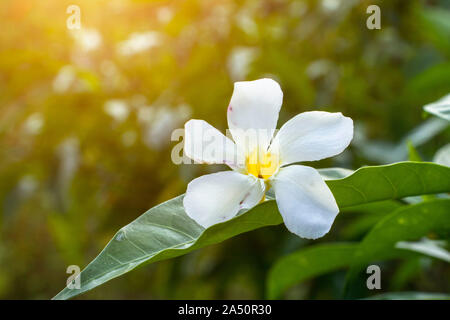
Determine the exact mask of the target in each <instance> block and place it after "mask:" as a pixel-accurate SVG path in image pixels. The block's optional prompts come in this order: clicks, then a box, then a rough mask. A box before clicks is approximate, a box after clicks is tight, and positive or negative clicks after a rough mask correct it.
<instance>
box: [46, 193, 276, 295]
mask: <svg viewBox="0 0 450 320" xmlns="http://www.w3.org/2000/svg"><path fill="white" fill-rule="evenodd" d="M281 222H282V219H281V216H280V215H279V213H278V210H277V207H276V203H275V201H267V202H264V203H262V204H260V205H258V206H256V207H254V208H253V209H251V210H249V211H247V212H246V213H245V214H241V215H239V216H237V217H235V218H233V219H231V220H229V221H227V222H223V223H219V224H216V225H214V226H212V227H210V228H208V229H206V230H205V229H204V228H203V227H201V226H199V225H198V224H197V223H196V222H195V221H193V220H192V219H190V218H189V217H188V216H187V215H186V213H185V212H184V209H183V196H178V197H176V198H174V199H171V200H169V201H166V202H164V203H162V204H160V205H158V206H156V207H154V208H152V209H150V210H148V211H147V212H145V213H144V214H143V215H141V216H140V217H139V218H137V219H136V220H134V221H133V222H131V223H130V224H128V225H127V226H125V227H123V228H122V229H120V230H119V231H118V232H117V233H116V235H115V236H114V237H113V239H112V240H111V241H110V242H109V243H108V245H107V246H106V247H105V248H104V249H103V251H102V252H100V254H99V255H98V256H97V257H96V258H95V259H94V260H93V261H92V262H91V263H90V264H89V265H88V266H87V267H86V268H85V269H84V270H83V271H82V273H81V274H80V276H81V279H80V280H81V288H80V289H68V288H65V289H64V290H62V291H61V292H60V293H59V294H58V295H57V296H55V297H54V299H69V298H71V297H74V296H76V295H79V294H80V293H83V292H85V291H87V290H90V289H92V288H95V287H97V286H99V285H100V284H102V283H105V282H106V281H109V280H111V279H113V278H116V277H118V276H120V275H122V274H124V273H127V272H129V271H131V270H133V269H134V268H136V267H137V266H139V265H141V264H143V263H150V262H156V261H159V260H163V259H170V258H173V257H177V256H180V255H182V254H186V253H188V252H190V251H192V250H195V249H198V248H201V247H205V246H207V245H210V244H213V243H219V242H222V241H224V240H226V239H228V238H231V237H234V236H235V235H238V234H241V233H244V232H247V231H250V230H253V229H257V228H260V227H265V226H271V225H278V224H280V223H281Z"/></svg>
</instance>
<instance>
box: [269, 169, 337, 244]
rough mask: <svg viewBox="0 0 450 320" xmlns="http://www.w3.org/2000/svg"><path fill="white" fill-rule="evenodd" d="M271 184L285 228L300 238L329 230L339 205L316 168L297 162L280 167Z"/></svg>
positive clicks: (318, 235) (318, 236)
mask: <svg viewBox="0 0 450 320" xmlns="http://www.w3.org/2000/svg"><path fill="white" fill-rule="evenodd" d="M272 186H273V188H274V191H275V198H276V201H277V204H278V209H279V210H280V213H281V216H282V217H283V220H284V224H285V225H286V227H287V228H288V230H289V231H291V232H292V233H295V234H296V235H298V236H300V237H302V238H307V239H317V238H320V237H322V236H323V235H325V234H326V233H327V232H328V231H329V230H330V228H331V225H332V224H333V221H334V219H335V218H336V215H337V214H338V213H339V208H338V206H337V204H336V200H335V199H334V196H333V194H332V193H331V191H330V189H329V188H328V186H327V184H326V183H325V181H324V180H323V179H322V177H321V176H320V174H319V172H317V170H315V169H314V168H311V167H306V166H300V165H292V166H289V167H285V168H281V169H280V171H279V172H278V173H277V174H276V176H275V177H274V178H273V180H272Z"/></svg>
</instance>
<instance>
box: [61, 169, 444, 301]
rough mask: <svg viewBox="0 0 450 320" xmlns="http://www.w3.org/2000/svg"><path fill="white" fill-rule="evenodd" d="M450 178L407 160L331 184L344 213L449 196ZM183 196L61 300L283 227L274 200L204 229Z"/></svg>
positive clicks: (112, 245) (122, 238)
mask: <svg viewBox="0 0 450 320" xmlns="http://www.w3.org/2000/svg"><path fill="white" fill-rule="evenodd" d="M449 177H450V168H448V167H443V166H440V165H437V164H433V163H425V162H418V163H416V162H403V163H398V164H393V165H388V166H377V167H365V168H361V169H359V170H357V171H355V173H353V174H352V175H350V176H348V177H346V178H344V179H340V180H331V181H327V183H328V185H329V187H330V189H331V191H332V192H333V194H334V195H335V198H336V201H337V203H338V205H339V207H340V208H341V209H343V208H345V207H348V206H353V205H357V204H362V203H366V202H372V201H380V200H387V199H395V198H402V197H406V196H413V195H419V194H423V193H439V192H448V191H449V190H450V179H449ZM182 197H183V196H179V197H176V198H174V199H172V200H169V201H167V202H164V203H162V204H160V205H158V206H156V207H154V208H152V209H150V210H148V211H147V212H145V213H144V214H143V215H142V216H140V217H139V218H137V219H136V220H135V221H133V222H131V223H130V224H128V225H127V226H125V227H123V228H122V229H120V230H119V231H118V232H117V234H116V235H115V236H114V237H113V239H112V240H111V241H110V242H109V243H108V244H107V246H106V247H105V248H104V249H103V251H102V252H101V253H100V254H99V255H98V256H97V257H96V258H95V259H94V260H93V261H92V262H91V263H90V264H89V265H88V266H87V267H86V268H85V269H84V270H83V271H82V273H81V274H80V279H81V289H68V288H65V289H64V290H62V291H61V292H60V293H59V294H58V295H57V296H56V297H55V299H69V298H71V297H73V296H76V295H78V294H80V293H83V292H85V291H87V290H90V289H92V288H95V287H97V286H99V285H101V284H102V283H105V282H106V281H109V280H111V279H113V278H115V277H118V276H120V275H122V274H124V273H127V272H129V271H131V270H132V269H134V268H136V267H137V266H139V265H141V264H143V263H150V262H155V261H159V260H163V259H169V258H172V257H176V256H180V255H183V254H186V253H188V252H190V251H192V250H195V249H198V248H201V247H205V246H207V245H210V244H214V243H219V242H222V241H224V240H226V239H228V238H231V237H233V236H235V235H238V234H241V233H244V232H247V231H251V230H254V229H257V228H261V227H264V226H271V225H276V224H280V223H282V219H281V216H280V214H279V212H278V209H277V206H276V202H275V201H274V200H270V201H266V202H264V203H262V204H260V205H258V206H256V207H254V208H252V209H250V210H248V211H247V212H245V213H243V214H241V215H238V216H237V217H235V218H234V219H231V220H229V221H227V222H224V223H220V224H217V225H214V226H212V227H210V228H208V229H207V230H204V229H203V228H202V227H200V226H199V225H197V224H196V223H195V222H194V221H193V220H191V219H190V218H189V217H188V216H187V215H186V213H185V212H184V209H183V203H182Z"/></svg>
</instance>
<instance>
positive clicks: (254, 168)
mask: <svg viewBox="0 0 450 320" xmlns="http://www.w3.org/2000/svg"><path fill="white" fill-rule="evenodd" d="M245 167H246V169H247V174H252V175H254V176H255V177H257V178H260V179H264V180H267V179H269V178H270V177H271V176H272V175H273V174H274V173H275V172H276V171H277V170H278V167H279V158H278V155H277V154H274V153H270V152H265V151H260V150H259V149H258V148H256V149H255V150H254V151H253V152H251V153H249V154H248V155H247V157H246V158H245Z"/></svg>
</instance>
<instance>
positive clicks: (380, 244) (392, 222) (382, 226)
mask: <svg viewBox="0 0 450 320" xmlns="http://www.w3.org/2000/svg"><path fill="white" fill-rule="evenodd" d="M431 232H435V233H444V234H449V233H450V199H440V200H434V201H428V202H422V203H418V204H414V205H409V206H406V207H402V208H400V209H398V210H395V211H394V212H393V213H391V214H390V215H388V216H387V217H385V218H384V219H382V220H381V221H380V222H378V223H377V224H376V225H375V226H374V227H373V229H372V230H371V231H370V232H369V233H368V234H367V236H366V237H365V238H364V239H363V240H362V241H361V243H360V245H359V246H358V249H357V250H356V252H355V255H354V260H353V263H352V267H351V269H350V271H349V273H348V277H347V286H346V291H347V296H348V295H349V294H350V291H349V290H350V289H351V288H350V286H351V285H356V282H357V281H356V278H357V275H358V273H359V272H360V271H361V270H362V269H363V268H365V267H366V266H367V265H370V264H371V263H373V262H376V261H380V260H385V259H391V258H394V257H398V256H401V255H402V254H403V253H404V252H405V251H406V250H401V249H397V248H396V247H395V246H396V243H398V242H399V241H408V240H417V239H418V238H421V237H424V236H426V235H427V234H428V233H431ZM358 284H359V285H365V283H364V284H362V283H360V282H358ZM352 289H355V286H352Z"/></svg>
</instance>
